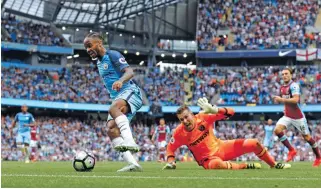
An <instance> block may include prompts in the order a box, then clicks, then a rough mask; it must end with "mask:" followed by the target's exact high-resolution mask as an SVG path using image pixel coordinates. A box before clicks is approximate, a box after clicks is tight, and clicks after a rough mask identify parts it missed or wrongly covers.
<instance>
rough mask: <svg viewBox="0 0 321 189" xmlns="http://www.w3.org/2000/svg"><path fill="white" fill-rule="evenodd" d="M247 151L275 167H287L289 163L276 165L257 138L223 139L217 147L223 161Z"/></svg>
mask: <svg viewBox="0 0 321 189" xmlns="http://www.w3.org/2000/svg"><path fill="white" fill-rule="evenodd" d="M247 153H255V155H256V156H257V157H258V158H260V159H261V160H262V161H264V162H265V163H267V164H268V165H269V166H270V167H275V168H289V167H290V166H291V165H289V164H284V166H280V165H279V166H278V167H276V166H277V165H278V163H276V162H275V160H274V158H273V157H272V156H271V155H270V154H269V152H268V151H267V150H266V149H265V148H264V146H263V145H262V144H261V143H260V142H259V141H258V140H257V139H236V140H227V141H225V142H224V143H223V144H222V146H221V147H220V149H219V153H218V156H219V157H220V158H222V159H223V160H224V161H228V160H232V159H235V158H237V157H239V156H241V155H244V154H247Z"/></svg>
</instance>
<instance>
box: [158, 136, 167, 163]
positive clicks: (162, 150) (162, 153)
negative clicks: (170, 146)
mask: <svg viewBox="0 0 321 189" xmlns="http://www.w3.org/2000/svg"><path fill="white" fill-rule="evenodd" d="M158 144H159V145H158V149H159V150H158V153H159V158H158V161H159V162H164V161H165V153H166V152H165V151H166V141H162V142H159V143H158Z"/></svg>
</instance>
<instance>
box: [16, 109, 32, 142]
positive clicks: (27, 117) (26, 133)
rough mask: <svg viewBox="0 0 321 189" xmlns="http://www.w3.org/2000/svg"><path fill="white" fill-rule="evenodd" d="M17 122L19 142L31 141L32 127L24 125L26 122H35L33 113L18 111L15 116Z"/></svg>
mask: <svg viewBox="0 0 321 189" xmlns="http://www.w3.org/2000/svg"><path fill="white" fill-rule="evenodd" d="M14 120H15V122H16V124H18V135H17V137H16V142H17V143H27V144H29V143H30V136H31V135H30V127H29V126H24V124H31V123H33V122H35V118H33V116H32V114H31V113H28V112H27V113H22V112H20V113H17V114H16V116H15V118H14Z"/></svg>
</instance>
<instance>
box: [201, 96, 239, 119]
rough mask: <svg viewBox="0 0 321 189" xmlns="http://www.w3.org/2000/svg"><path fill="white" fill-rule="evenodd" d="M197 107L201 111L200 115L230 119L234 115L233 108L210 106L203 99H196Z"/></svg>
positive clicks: (205, 99)
mask: <svg viewBox="0 0 321 189" xmlns="http://www.w3.org/2000/svg"><path fill="white" fill-rule="evenodd" d="M197 105H198V106H199V107H200V108H201V109H202V111H201V112H200V113H205V114H220V115H225V116H226V117H231V116H233V115H234V113H235V112H234V109H233V108H225V107H224V108H218V107H217V106H215V105H211V104H210V103H209V102H208V100H207V98H205V97H203V98H200V99H198V101H197Z"/></svg>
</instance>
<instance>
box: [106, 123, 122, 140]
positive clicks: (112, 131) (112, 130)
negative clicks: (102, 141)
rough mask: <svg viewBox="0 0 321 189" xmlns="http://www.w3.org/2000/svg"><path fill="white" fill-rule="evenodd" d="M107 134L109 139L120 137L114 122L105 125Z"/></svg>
mask: <svg viewBox="0 0 321 189" xmlns="http://www.w3.org/2000/svg"><path fill="white" fill-rule="evenodd" d="M107 134H108V136H109V137H110V138H112V139H114V138H117V137H119V136H120V131H119V128H118V127H117V125H116V123H115V121H114V120H110V121H108V123H107Z"/></svg>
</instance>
